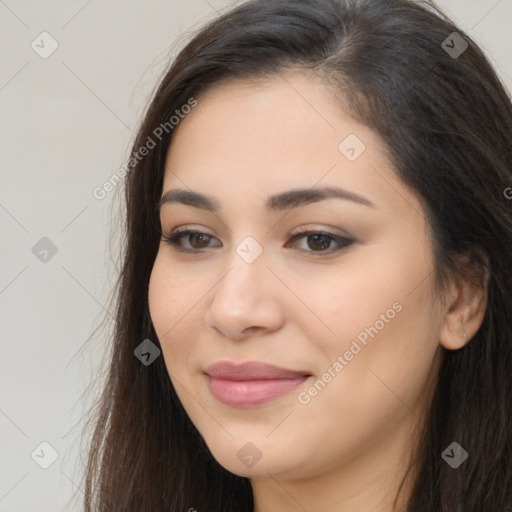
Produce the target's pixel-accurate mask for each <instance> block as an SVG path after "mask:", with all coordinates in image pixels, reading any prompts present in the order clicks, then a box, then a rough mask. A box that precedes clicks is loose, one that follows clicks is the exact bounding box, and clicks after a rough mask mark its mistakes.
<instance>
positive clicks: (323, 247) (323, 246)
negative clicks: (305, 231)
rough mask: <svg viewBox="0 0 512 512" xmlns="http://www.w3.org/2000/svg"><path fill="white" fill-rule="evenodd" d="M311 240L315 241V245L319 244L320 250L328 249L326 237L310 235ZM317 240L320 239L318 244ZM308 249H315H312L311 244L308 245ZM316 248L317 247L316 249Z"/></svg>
mask: <svg viewBox="0 0 512 512" xmlns="http://www.w3.org/2000/svg"><path fill="white" fill-rule="evenodd" d="M311 238H313V239H315V242H314V243H315V244H318V243H319V244H320V245H321V247H320V248H321V249H327V247H329V238H328V237H327V236H326V235H311ZM322 238H324V240H325V242H324V243H323V244H322V243H321V240H322ZM318 239H320V242H318ZM309 246H310V248H311V249H314V248H315V247H312V246H311V244H309ZM316 248H318V247H316Z"/></svg>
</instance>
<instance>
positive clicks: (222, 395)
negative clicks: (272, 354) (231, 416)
mask: <svg viewBox="0 0 512 512" xmlns="http://www.w3.org/2000/svg"><path fill="white" fill-rule="evenodd" d="M205 374H206V375H207V377H208V384H209V388H210V391H211V393H212V394H213V396H214V397H215V398H217V400H219V401H220V402H222V403H224V404H225V405H229V406H232V407H255V406H258V405H262V404H264V403H267V402H270V401H272V400H276V399H277V398H279V397H281V396H283V395H285V394H287V393H289V392H290V391H292V390H293V389H295V388H296V387H297V386H300V385H301V384H302V383H303V382H305V381H306V380H307V379H308V378H310V377H311V374H310V373H308V372H307V371H301V370H290V369H287V368H281V367H279V366H275V365H271V364H267V363H263V362H257V361H250V362H247V363H243V364H238V365H237V364H233V363H230V362H228V361H219V362H217V363H215V364H213V365H211V366H209V367H208V368H207V369H206V370H205Z"/></svg>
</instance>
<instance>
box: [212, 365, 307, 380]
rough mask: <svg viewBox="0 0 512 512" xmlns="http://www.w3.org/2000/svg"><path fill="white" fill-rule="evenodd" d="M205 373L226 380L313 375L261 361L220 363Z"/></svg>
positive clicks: (289, 377)
mask: <svg viewBox="0 0 512 512" xmlns="http://www.w3.org/2000/svg"><path fill="white" fill-rule="evenodd" d="M205 373H206V374H207V375H209V376H210V377H214V378H217V379H225V380H257V379H292V378H297V377H304V376H309V375H311V374H310V373H308V372H305V371H301V370H289V369H287V368H281V367H279V366H275V365H272V364H267V363H263V362H259V361H249V362H247V363H242V364H234V363H230V362H229V361H219V362H217V363H214V364H212V365H210V366H208V368H206V370H205Z"/></svg>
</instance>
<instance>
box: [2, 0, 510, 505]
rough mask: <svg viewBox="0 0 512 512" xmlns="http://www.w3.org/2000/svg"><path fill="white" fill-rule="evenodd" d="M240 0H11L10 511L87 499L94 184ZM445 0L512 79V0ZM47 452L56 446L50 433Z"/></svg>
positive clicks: (107, 227) (96, 292)
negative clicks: (168, 82) (178, 65)
mask: <svg viewBox="0 0 512 512" xmlns="http://www.w3.org/2000/svg"><path fill="white" fill-rule="evenodd" d="M234 3H237V2H230V1H227V0H224V1H221V0H217V1H215V0H173V1H151V2H142V1H125V2H121V1H118V0H117V1H116V0H89V1H86V0H76V1H75V0H73V1H67V2H63V1H61V2H57V1H54V2H48V1H36V0H34V1H23V0H18V1H16V0H5V1H3V0H0V41H1V44H0V48H1V50H0V62H1V69H0V119H1V132H0V158H1V165H2V167H1V169H2V173H1V185H0V222H1V226H2V240H3V244H2V264H1V271H0V308H1V310H0V311H1V323H0V325H1V329H2V338H1V343H2V345H1V350H2V351H1V359H0V361H1V370H0V371H1V373H0V375H1V385H0V438H1V450H0V457H1V458H0V512H14V511H24V512H32V511H33V512H36V511H37V512H46V511H48V512H50V511H51V512H57V511H78V510H82V506H81V500H82V490H81V489H80V488H79V485H80V478H81V470H82V467H83V463H84V457H83V453H82V457H81V451H80V444H79V443H80V438H79V436H80V433H81V429H82V426H83V424H82V422H81V418H82V416H83V413H84V410H85V408H86V407H87V406H88V405H90V403H91V401H92V400H93V399H94V397H95V393H96V392H97V388H90V389H89V393H88V394H85V395H84V391H85V390H86V386H87V385H88V384H89V383H90V382H91V379H92V377H93V375H94V374H95V371H97V370H98V367H99V364H100V362H101V361H105V357H104V347H105V345H106V343H107V341H106V339H105V337H106V336H105V333H103V334H101V335H98V336H97V337H96V338H93V340H92V341H91V342H90V344H89V345H86V346H85V348H83V349H82V347H83V345H84V342H85V340H86V339H87V337H88V336H89V335H91V333H92V331H93V329H94V328H95V327H97V326H98V325H99V322H100V320H101V318H102V315H103V314H104V312H105V310H104V308H105V304H106V301H107V299H108V295H109V292H110V290H111V287H112V285H111V283H112V282H113V279H114V278H115V275H116V272H117V269H116V268H115V266H114V265H113V263H112V257H115V256H116V254H117V250H118V249H117V247H118V244H117V241H116V238H115V237H114V238H113V239H111V238H110V237H111V229H113V224H112V222H113V221H112V220H111V215H112V211H113V212H115V211H116V208H117V205H118V196H116V192H115V191H114V192H110V193H109V194H107V197H106V198H105V199H103V200H97V199H95V198H94V197H93V194H92V191H93V189H94V188H95V187H97V186H101V185H102V184H103V183H104V182H105V181H106V180H107V179H108V178H109V177H110V176H111V175H112V174H113V173H115V172H116V171H117V170H118V169H119V167H121V166H122V165H123V164H124V162H125V159H126V157H127V155H128V152H129V145H130V142H131V140H132V137H133V135H134V133H135V130H136V128H137V122H138V120H139V119H140V116H141V114H142V112H143V110H144V107H145V106H146V105H147V102H148V100H149V97H150V94H151V92H152V91H153V89H154V87H155V85H156V83H157V80H158V77H159V76H160V75H161V72H162V71H163V69H164V68H165V66H166V64H167V62H168V60H169V59H170V58H171V57H172V55H174V54H175V51H176V47H177V46H176V45H178V46H181V45H182V44H183V42H184V41H185V40H186V39H187V38H188V37H189V36H190V35H191V33H192V31H193V30H194V29H195V28H197V27H198V26H199V25H201V23H202V22H203V21H205V20H206V19H210V18H212V17H214V16H215V14H216V11H222V10H224V9H225V8H226V7H227V6H229V5H232V4H234ZM439 5H440V6H441V7H444V8H445V9H446V10H447V11H448V12H449V13H450V14H452V15H453V17H454V18H455V20H456V21H458V22H459V23H460V25H461V26H462V28H463V29H465V30H467V31H468V32H469V34H470V35H471V36H472V37H473V38H474V39H475V40H476V41H477V42H478V43H479V44H480V45H481V46H482V48H483V49H484V51H485V52H486V53H487V54H488V55H489V56H490V58H491V60H492V62H493V63H494V65H495V66H496V68H497V70H498V72H499V74H500V75H501V77H502V78H503V80H504V81H505V83H506V85H507V87H508V88H509V90H512V62H511V53H512V52H511V49H512V30H511V29H512V0H466V1H464V0H442V1H440V2H439ZM43 31H47V32H48V33H49V34H51V36H52V37H53V38H54V39H55V40H56V41H57V42H58V48H57V50H56V51H55V52H54V53H53V54H52V55H51V56H49V57H48V58H46V59H43V58H41V57H40V56H39V55H38V54H37V53H36V52H35V51H34V50H33V49H32V48H31V43H32V41H33V40H35V41H36V43H38V41H39V43H38V44H39V45H40V46H42V44H43V43H41V42H40V38H38V36H39V34H41V32H43ZM44 48H45V49H46V50H47V49H48V48H49V40H47V39H46V40H45V43H44ZM42 50H43V48H41V49H40V51H42ZM118 189H120V187H118ZM42 237H47V238H49V239H50V240H51V241H52V242H53V244H55V246H56V247H57V253H56V254H55V255H54V256H53V257H52V258H51V259H50V258H48V261H47V262H46V263H45V262H42V261H40V260H39V259H38V258H37V257H36V256H35V255H34V254H33V252H32V247H33V246H34V245H35V244H36V243H37V242H38V241H39V240H40V239H41V238H42ZM41 256H43V255H41ZM43 441H46V442H48V443H49V444H50V445H51V446H52V447H53V448H54V449H55V450H56V451H57V452H58V458H57V459H56V461H55V462H54V463H53V464H52V465H51V466H50V467H49V468H48V469H42V468H41V467H40V466H39V465H38V464H36V462H35V461H34V460H33V459H32V458H31V453H32V452H33V451H34V449H36V448H38V447H39V445H40V443H41V442H43ZM41 450H42V451H41ZM36 453H37V454H38V455H39V458H38V457H37V456H36V455H34V457H35V458H36V459H37V460H39V461H43V462H44V460H47V461H49V460H50V459H49V457H50V456H51V453H50V451H49V450H48V448H45V447H44V446H43V447H42V448H38V450H37V451H36ZM73 497H74V498H73Z"/></svg>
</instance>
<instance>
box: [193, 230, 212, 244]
mask: <svg viewBox="0 0 512 512" xmlns="http://www.w3.org/2000/svg"><path fill="white" fill-rule="evenodd" d="M207 236H208V235H204V234H202V233H196V234H194V235H193V236H192V246H193V247H196V244H195V243H194V242H193V241H194V240H197V238H201V237H204V238H206V237H207ZM203 241H204V239H203ZM199 247H202V245H201V241H199Z"/></svg>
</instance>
